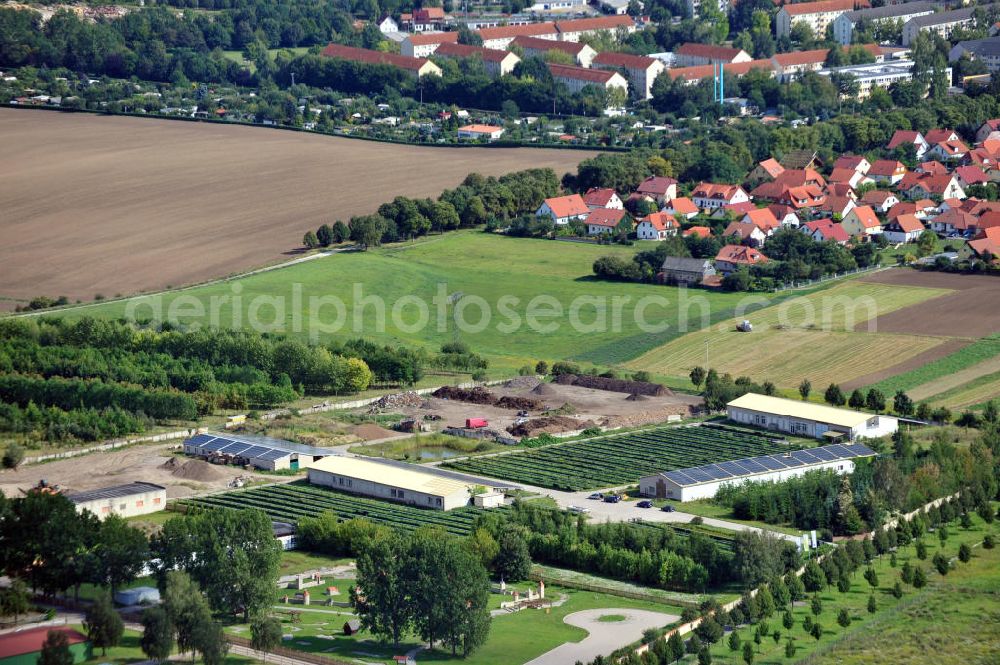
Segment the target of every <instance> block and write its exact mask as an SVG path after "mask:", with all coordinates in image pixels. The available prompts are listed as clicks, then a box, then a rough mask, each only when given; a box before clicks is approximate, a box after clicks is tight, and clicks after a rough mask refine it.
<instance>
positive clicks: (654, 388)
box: [556, 374, 673, 397]
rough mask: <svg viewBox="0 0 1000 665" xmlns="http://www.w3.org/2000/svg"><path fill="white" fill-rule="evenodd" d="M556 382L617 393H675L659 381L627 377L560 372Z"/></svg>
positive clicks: (653, 394) (654, 395)
mask: <svg viewBox="0 0 1000 665" xmlns="http://www.w3.org/2000/svg"><path fill="white" fill-rule="evenodd" d="M556 383H559V384H561V385H564V386H580V387H581V388H593V389H595V390H608V391H610V392H615V393H628V394H630V395H650V396H653V397H656V396H659V395H673V393H672V392H671V391H670V390H668V389H667V388H665V387H664V386H661V385H660V384H659V383H650V382H648V381H626V380H625V379H609V378H606V377H603V376H589V375H583V376H577V375H576V374H560V375H559V376H557V377H556Z"/></svg>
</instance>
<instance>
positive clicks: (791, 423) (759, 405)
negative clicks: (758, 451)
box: [726, 393, 899, 441]
mask: <svg viewBox="0 0 1000 665" xmlns="http://www.w3.org/2000/svg"><path fill="white" fill-rule="evenodd" d="M726 413H727V415H728V416H729V419H730V420H732V421H734V422H737V423H740V424H741V425H753V426H755V427H763V428H765V429H771V430H777V431H779V432H786V433H788V434H792V435H794V436H804V437H813V438H816V439H846V440H848V441H854V440H856V439H874V438H877V437H880V436H885V435H887V434H892V433H894V432H895V431H896V430H897V429H899V420H897V419H896V418H893V417H892V416H883V415H879V414H875V413H866V412H864V411H853V410H851V409H840V408H837V407H834V406H827V405H825V404H816V403H815V402H803V401H799V400H795V399H786V398H784V397H771V396H769V395H758V394H756V393H747V394H746V395H743V396H742V397H738V398H736V399H734V400H733V401H732V402H729V403H728V404H727V405H726Z"/></svg>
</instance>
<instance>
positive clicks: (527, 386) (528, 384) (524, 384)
mask: <svg viewBox="0 0 1000 665" xmlns="http://www.w3.org/2000/svg"><path fill="white" fill-rule="evenodd" d="M540 383H541V381H539V380H538V377H537V376H518V377H516V378H513V379H511V380H510V381H507V382H506V383H504V384H503V387H504V388H511V389H513V390H531V389H532V388H535V387H536V386H538V385H539V384H540Z"/></svg>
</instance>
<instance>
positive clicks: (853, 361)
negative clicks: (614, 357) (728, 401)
mask: <svg viewBox="0 0 1000 665" xmlns="http://www.w3.org/2000/svg"><path fill="white" fill-rule="evenodd" d="M946 293H948V291H947V290H945V289H930V288H921V287H912V286H896V285H887V284H875V283H867V282H859V281H856V280H851V281H847V282H842V283H839V284H837V285H835V286H833V287H831V288H828V289H826V290H824V291H821V292H817V293H811V294H805V295H799V296H797V297H795V298H791V299H788V300H785V301H783V302H781V303H779V304H777V305H774V306H771V307H767V308H766V309H762V310H760V311H758V312H754V313H753V315H752V316H750V315H748V316H747V317H746V318H748V319H749V320H750V321H751V322H752V323H753V325H754V330H753V332H752V333H749V334H748V333H741V332H737V331H736V323H737V322H738V320H740V319H742V318H744V317H742V316H737V317H731V318H727V319H726V320H725V321H723V322H722V323H720V324H718V325H713V326H711V327H708V328H705V329H703V330H698V331H696V332H692V333H688V334H687V335H684V336H682V337H679V338H677V339H674V340H672V341H670V342H667V343H666V344H664V345H662V346H659V347H657V348H655V349H653V350H651V351H649V352H647V353H646V354H645V355H642V356H640V357H638V358H636V359H634V360H632V361H631V362H629V363H627V367H629V368H631V369H636V370H638V369H645V370H648V371H651V372H654V373H655V374H658V375H665V376H668V377H673V378H674V379H678V380H683V378H684V377H686V376H687V374H688V372H689V371H690V370H691V368H692V367H695V366H696V365H701V366H704V367H714V368H716V369H717V370H719V371H724V372H729V373H731V374H733V375H734V376H750V377H753V378H754V379H755V380H758V381H764V380H771V381H773V382H774V383H776V384H777V385H778V386H781V387H786V388H792V387H795V386H798V384H799V382H800V381H801V380H802V379H803V378H808V379H809V380H810V381H812V384H813V386H814V389H815V388H817V387H819V386H826V385H827V384H829V383H834V382H836V383H842V382H844V381H848V380H850V379H852V378H854V377H857V376H861V375H863V374H867V373H870V372H876V371H878V370H880V369H884V368H887V367H890V366H892V365H895V364H898V363H900V362H903V361H904V360H906V359H907V358H910V357H912V356H915V355H917V354H919V353H922V352H924V351H927V350H929V349H931V348H933V347H935V346H937V345H938V344H941V343H942V342H943V341H944V340H943V339H942V338H937V337H930V336H918V335H904V334H894V333H884V334H883V333H868V332H861V331H858V332H855V331H854V326H855V325H858V324H863V323H864V322H866V321H869V320H871V319H873V318H874V317H875V316H877V315H884V314H886V313H888V312H891V311H894V310H897V309H902V308H904V307H910V306H912V305H916V304H919V303H921V302H923V301H925V300H928V299H930V298H935V297H937V296H940V295H943V294H946ZM890 394H891V393H890Z"/></svg>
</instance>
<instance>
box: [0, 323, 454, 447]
mask: <svg viewBox="0 0 1000 665" xmlns="http://www.w3.org/2000/svg"><path fill="white" fill-rule="evenodd" d="M459 357H461V358H464V359H465V360H466V362H471V361H470V360H469V358H471V356H468V355H466V356H454V358H459ZM432 361H433V358H432V357H431V356H430V355H428V354H427V353H426V352H424V351H422V350H414V349H408V348H405V347H395V346H391V345H380V344H375V343H373V342H370V341H366V340H363V339H353V340H347V341H344V342H331V343H330V344H328V345H325V346H324V345H309V344H305V343H303V342H300V341H297V340H293V339H288V338H285V337H280V336H271V335H261V334H259V333H256V332H252V331H246V330H212V329H202V330H197V331H181V330H175V329H173V328H172V327H171V326H170V325H169V324H167V323H158V322H143V323H126V322H124V321H108V320H99V319H93V318H89V317H85V318H82V319H79V320H76V321H69V320H66V319H62V318H51V319H50V318H42V319H7V320H4V321H0V390H2V392H3V394H4V398H5V399H4V403H3V404H0V430H2V431H7V432H16V433H22V434H26V435H27V436H28V437H29V438H45V439H47V440H55V441H60V440H73V439H77V440H88V441H89V440H98V439H102V438H108V437H112V436H121V435H124V434H130V433H135V432H141V431H143V430H144V429H145V428H146V427H148V426H149V424H150V423H151V422H153V421H162V420H193V419H195V418H196V417H198V416H199V415H206V414H211V413H214V412H216V411H217V410H218V409H221V408H225V409H254V408H267V407H271V406H275V405H278V404H283V403H287V402H289V401H293V400H295V399H297V398H298V397H300V396H301V395H304V394H307V393H322V394H330V393H336V394H345V393H347V394H349V393H356V392H359V391H362V390H366V389H367V388H368V387H369V386H370V385H372V384H373V383H376V382H377V383H379V384H381V385H412V384H414V383H416V382H417V381H419V380H420V379H421V378H422V377H423V367H424V366H426V365H430V364H432ZM456 362H457V361H456ZM369 363H370V364H369Z"/></svg>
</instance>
